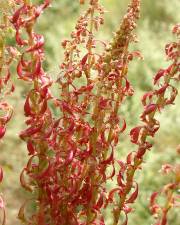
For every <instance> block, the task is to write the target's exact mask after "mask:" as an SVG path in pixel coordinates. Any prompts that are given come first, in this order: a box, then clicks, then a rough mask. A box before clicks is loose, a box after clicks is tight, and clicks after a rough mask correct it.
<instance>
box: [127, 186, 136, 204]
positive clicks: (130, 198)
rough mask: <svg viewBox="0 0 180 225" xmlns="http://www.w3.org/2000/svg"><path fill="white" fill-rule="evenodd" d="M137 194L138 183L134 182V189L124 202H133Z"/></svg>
mask: <svg viewBox="0 0 180 225" xmlns="http://www.w3.org/2000/svg"><path fill="white" fill-rule="evenodd" d="M137 196H138V184H137V183H136V186H135V191H134V192H133V193H132V194H131V196H130V197H129V198H128V200H126V203H134V201H135V200H136V198H137Z"/></svg>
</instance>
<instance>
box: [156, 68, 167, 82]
mask: <svg viewBox="0 0 180 225" xmlns="http://www.w3.org/2000/svg"><path fill="white" fill-rule="evenodd" d="M165 75H166V70H163V69H160V70H159V71H158V73H157V74H156V75H155V77H154V85H155V84H157V82H158V81H159V79H160V78H161V77H162V76H165Z"/></svg>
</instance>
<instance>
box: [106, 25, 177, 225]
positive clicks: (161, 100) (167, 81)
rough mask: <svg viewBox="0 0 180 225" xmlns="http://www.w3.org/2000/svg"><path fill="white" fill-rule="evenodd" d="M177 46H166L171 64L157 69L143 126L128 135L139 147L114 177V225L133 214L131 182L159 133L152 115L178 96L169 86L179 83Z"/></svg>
mask: <svg viewBox="0 0 180 225" xmlns="http://www.w3.org/2000/svg"><path fill="white" fill-rule="evenodd" d="M179 32H180V26H179V25H176V26H175V27H174V28H173V33H174V34H175V35H177V37H178V38H179V34H180V33H179ZM179 47H180V42H179V39H178V42H173V43H170V44H168V45H166V48H165V52H166V56H167V59H168V60H171V61H172V63H171V64H170V65H169V66H168V68H166V69H160V70H159V71H158V72H157V74H156V75H155V76H154V85H155V86H157V88H156V89H155V90H153V91H150V92H147V93H145V94H144V95H143V97H142V104H143V106H144V111H143V113H142V114H141V116H140V118H141V121H142V122H143V123H142V125H139V126H136V127H135V128H133V129H132V130H131V131H130V137H131V142H132V143H134V144H136V145H137V146H138V149H137V151H133V152H131V153H129V154H128V155H127V158H126V162H123V161H118V163H119V166H120V171H119V174H118V176H117V184H118V186H119V188H116V189H114V190H113V194H112V193H111V195H110V198H111V199H112V195H114V192H117V193H118V195H119V199H120V200H119V203H117V207H116V208H115V210H114V225H115V224H118V220H119V217H120V214H121V212H122V211H124V213H125V215H126V222H125V224H126V223H127V219H128V218H127V214H128V213H129V212H131V211H132V208H131V207H129V204H132V203H134V201H135V200H136V198H137V196H138V184H137V183H136V181H135V180H134V174H135V172H136V170H138V169H140V168H141V167H140V166H141V164H142V162H143V157H144V154H145V153H146V151H147V150H150V149H151V147H152V144H151V143H150V141H149V140H148V137H154V135H155V133H156V132H157V131H158V129H159V126H160V124H159V121H158V120H157V119H155V114H156V113H157V112H158V111H159V112H161V111H162V109H164V107H165V106H167V105H170V104H173V103H174V100H175V98H176V95H177V93H178V91H177V89H176V88H175V87H174V86H173V85H172V84H171V83H172V82H173V80H174V81H179V80H180V76H179V75H180V73H179V72H180V62H179V59H180V57H179V56H180V51H179Z"/></svg>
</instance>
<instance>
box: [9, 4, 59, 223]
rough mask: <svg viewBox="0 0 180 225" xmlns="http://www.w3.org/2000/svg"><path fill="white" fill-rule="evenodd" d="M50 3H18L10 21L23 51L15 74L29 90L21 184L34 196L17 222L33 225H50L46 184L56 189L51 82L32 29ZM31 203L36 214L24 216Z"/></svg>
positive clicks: (41, 39) (40, 44) (40, 40)
mask: <svg viewBox="0 0 180 225" xmlns="http://www.w3.org/2000/svg"><path fill="white" fill-rule="evenodd" d="M49 4H50V1H49V0H45V1H44V2H43V3H42V4H41V5H37V6H36V5H33V4H32V3H31V2H30V1H21V2H20V6H19V9H17V11H16V12H15V13H14V15H13V16H12V18H11V22H12V24H13V25H14V28H15V30H16V42H17V44H18V45H19V46H20V47H21V49H22V51H23V52H22V53H21V57H20V60H19V63H18V66H17V74H18V77H19V79H21V80H23V81H24V82H27V83H28V84H29V85H30V86H31V87H32V89H31V90H30V91H29V93H27V96H26V100H25V104H24V113H25V116H26V117H27V120H26V124H27V126H28V128H27V129H26V130H24V131H22V132H21V133H20V138H21V139H23V140H24V141H25V142H26V143H27V149H28V153H29V155H30V159H29V161H28V163H27V165H26V167H25V168H24V169H23V171H22V173H21V176H20V181H21V185H22V186H23V187H24V188H25V189H26V190H28V191H30V192H32V193H33V197H32V199H31V200H27V201H26V202H25V203H24V204H23V205H22V207H21V209H20V211H19V219H20V220H22V222H24V223H26V224H33V225H34V224H38V225H40V224H42V225H43V224H45V223H46V224H47V223H48V224H52V222H51V221H49V222H47V221H48V220H47V219H46V215H48V214H49V212H48V210H49V204H48V200H49V199H48V197H47V190H46V189H47V186H48V185H53V187H52V189H53V188H55V187H54V184H53V183H52V181H51V173H50V170H51V168H52V165H51V162H50V159H49V154H50V153H51V144H50V141H49V137H50V136H51V133H52V132H53V129H54V127H53V126H54V123H53V118H52V114H51V111H50V109H49V107H48V101H49V100H50V99H52V95H51V92H50V90H49V87H50V86H51V84H52V80H51V78H50V77H49V75H48V74H47V73H45V71H44V70H43V67H42V63H43V60H44V53H43V46H44V37H43V36H42V35H40V34H37V33H35V32H34V30H33V26H34V24H35V22H36V20H37V18H38V17H39V16H40V14H41V13H42V12H43V10H44V9H45V8H47V7H48V6H49ZM25 34H26V35H25ZM25 37H27V38H25ZM31 201H34V202H35V204H36V212H35V213H33V214H32V215H31V216H29V217H27V216H26V215H25V211H26V207H27V205H28V204H29V203H31Z"/></svg>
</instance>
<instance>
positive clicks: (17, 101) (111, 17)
mask: <svg viewBox="0 0 180 225" xmlns="http://www.w3.org/2000/svg"><path fill="white" fill-rule="evenodd" d="M101 2H102V4H103V5H104V7H105V8H106V10H107V11H108V12H107V13H106V15H105V25H104V26H103V27H102V28H101V29H100V31H99V33H98V34H97V36H98V38H99V39H101V40H103V41H110V40H111V38H112V34H113V32H114V31H115V30H116V28H117V27H118V25H119V22H120V20H121V19H122V17H123V14H124V13H125V11H126V7H127V4H128V3H129V0H102V1H101ZM83 8H84V7H80V6H79V1H78V0H53V3H52V6H51V8H49V9H48V10H46V12H44V13H43V15H42V17H41V18H40V19H39V20H38V24H37V26H36V30H37V31H38V33H41V34H44V35H45V39H46V46H45V51H46V62H45V68H46V70H47V71H48V73H50V74H51V76H52V77H53V78H54V79H55V78H56V77H57V76H58V73H59V64H60V62H62V59H63V58H62V57H63V50H62V48H61V45H60V43H61V41H62V40H63V39H67V38H69V37H70V33H71V31H72V29H73V27H74V26H75V23H76V19H77V18H78V17H79V15H80V14H81V12H82V11H83ZM179 9H180V1H179V0H171V1H169V0H142V11H141V19H140V21H139V24H138V25H139V26H138V29H137V35H138V38H139V43H137V44H134V45H133V46H132V48H133V49H137V50H140V51H141V52H142V54H143V55H144V61H138V60H137V61H134V62H132V63H131V64H130V67H129V79H130V81H131V82H132V84H133V86H134V88H135V95H134V97H133V98H131V99H128V100H127V101H126V104H124V106H123V108H122V111H121V113H123V114H124V115H125V116H126V118H127V122H128V124H129V125H130V127H128V129H127V130H126V132H125V134H124V136H123V137H121V138H120V145H119V148H118V150H117V151H118V157H119V158H123V157H124V156H125V154H126V153H127V151H129V150H135V148H134V146H132V145H131V144H130V142H129V138H128V134H129V131H130V128H131V127H132V126H134V125H136V124H138V123H139V119H138V118H139V115H140V113H141V111H142V106H141V104H140V98H141V96H142V94H143V93H144V92H145V91H146V90H150V89H151V88H152V77H153V75H154V73H155V72H156V71H157V70H158V69H159V68H161V67H165V66H166V65H168V62H167V61H166V59H165V55H164V46H165V44H166V43H167V42H169V41H172V40H173V36H172V35H171V29H172V26H173V24H176V23H177V22H179V21H180V13H179ZM14 82H15V83H16V85H17V88H16V92H15V94H14V95H13V96H12V97H10V99H9V101H10V102H11V103H12V105H13V106H14V109H15V112H14V117H13V119H12V120H11V122H10V123H9V124H8V129H7V134H6V137H5V138H4V140H3V141H2V142H1V143H0V145H1V157H0V164H1V165H2V166H3V168H4V173H5V174H4V177H5V178H4V182H3V184H1V192H2V193H3V195H4V198H5V201H6V208H7V225H14V224H16V225H18V224H20V222H19V221H18V220H17V218H16V217H17V211H18V208H19V207H20V205H21V204H22V202H23V199H24V198H26V197H27V195H28V194H27V193H26V192H25V191H24V190H22V188H21V187H20V183H19V174H20V171H21V170H22V168H23V167H24V166H25V163H26V162H27V158H28V157H27V152H26V147H25V144H24V143H23V142H22V141H21V140H20V139H19V138H18V133H19V132H20V131H21V130H22V129H24V127H25V125H24V120H25V117H24V115H23V102H24V99H25V93H26V91H27V88H29V87H27V86H25V85H24V83H23V82H21V81H19V80H17V78H16V77H14ZM175 103H176V104H175V105H172V106H170V107H168V108H166V110H165V111H163V112H162V114H160V115H159V116H158V118H159V120H160V122H161V129H160V131H159V132H158V134H157V136H156V138H155V139H154V147H153V148H152V151H151V152H149V153H148V154H147V155H146V158H145V164H144V165H143V170H142V171H139V172H138V173H137V175H136V178H137V180H138V182H139V183H140V195H139V198H138V200H137V203H136V204H134V209H135V210H134V212H133V213H131V215H130V216H129V225H136V224H142V225H150V224H152V222H153V218H152V216H151V215H150V212H149V209H148V204H149V197H150V194H151V193H152V192H153V191H155V190H158V189H160V187H161V186H162V185H163V184H165V183H167V182H168V180H167V179H166V178H165V177H162V176H161V175H160V173H159V172H158V171H159V170H160V168H161V165H162V164H163V163H165V162H167V163H172V164H175V163H180V161H179V159H178V157H177V154H176V150H175V149H176V146H177V145H178V144H180V117H179V115H180V107H179V106H180V97H178V98H177V99H176V102H175ZM106 215H107V216H106V217H107V220H106V225H109V224H110V221H111V217H110V216H109V212H107V214H106ZM168 218H169V224H170V225H178V224H179V221H180V217H179V218H178V211H177V209H175V210H173V211H172V212H171V213H170V214H169V217H168Z"/></svg>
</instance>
